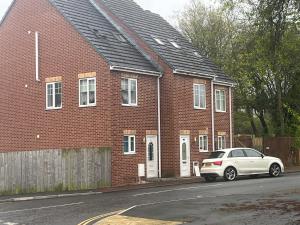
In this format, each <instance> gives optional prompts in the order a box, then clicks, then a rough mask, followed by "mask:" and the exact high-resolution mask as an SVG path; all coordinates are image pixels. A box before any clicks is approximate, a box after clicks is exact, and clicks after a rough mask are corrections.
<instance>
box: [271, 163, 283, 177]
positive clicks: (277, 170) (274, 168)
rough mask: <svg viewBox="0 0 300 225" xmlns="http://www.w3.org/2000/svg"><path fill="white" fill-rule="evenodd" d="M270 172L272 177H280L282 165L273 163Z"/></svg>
mask: <svg viewBox="0 0 300 225" xmlns="http://www.w3.org/2000/svg"><path fill="white" fill-rule="evenodd" d="M269 173H270V176H271V177H279V176H280V174H281V168H280V166H279V165H278V164H277V163H274V164H272V165H271V167H270V171H269Z"/></svg>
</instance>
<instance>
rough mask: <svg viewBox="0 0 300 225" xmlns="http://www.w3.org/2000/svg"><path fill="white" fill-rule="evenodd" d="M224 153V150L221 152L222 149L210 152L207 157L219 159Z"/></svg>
mask: <svg viewBox="0 0 300 225" xmlns="http://www.w3.org/2000/svg"><path fill="white" fill-rule="evenodd" d="M224 154H225V152H222V151H217V152H212V153H211V154H210V156H209V157H208V158H209V159H220V158H222V157H223V156H224Z"/></svg>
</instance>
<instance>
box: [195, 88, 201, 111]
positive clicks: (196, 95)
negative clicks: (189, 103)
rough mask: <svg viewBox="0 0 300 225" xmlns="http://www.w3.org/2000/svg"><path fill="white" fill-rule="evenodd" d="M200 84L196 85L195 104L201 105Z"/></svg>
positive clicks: (196, 105)
mask: <svg viewBox="0 0 300 225" xmlns="http://www.w3.org/2000/svg"><path fill="white" fill-rule="evenodd" d="M199 102H200V93H199V85H194V106H195V107H200V103H199Z"/></svg>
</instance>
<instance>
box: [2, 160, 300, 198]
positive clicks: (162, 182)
mask: <svg viewBox="0 0 300 225" xmlns="http://www.w3.org/2000/svg"><path fill="white" fill-rule="evenodd" d="M298 172H300V166H290V167H287V168H286V169H285V173H286V174H290V173H298ZM199 182H204V179H203V178H201V177H189V178H161V179H155V180H154V179H153V180H152V181H151V182H147V183H144V184H133V185H129V186H119V187H111V188H103V189H99V190H90V191H79V192H63V193H61V192H59V193H55V192H51V193H35V194H23V195H12V196H0V203H4V202H19V201H32V200H42V199H53V198H65V197H74V196H87V195H98V194H102V193H111V192H119V191H126V190H141V189H147V188H155V187H165V186H174V185H184V184H193V183H199Z"/></svg>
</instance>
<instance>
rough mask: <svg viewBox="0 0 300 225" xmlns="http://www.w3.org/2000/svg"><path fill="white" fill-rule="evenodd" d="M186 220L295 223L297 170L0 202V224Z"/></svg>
mask: <svg viewBox="0 0 300 225" xmlns="http://www.w3.org/2000/svg"><path fill="white" fill-rule="evenodd" d="M125 209H129V210H128V211H126V212H125V213H123V215H124V216H130V217H142V218H148V219H157V220H168V221H180V222H185V224H198V225H202V224H211V225H212V224H214V225H215V224H220V225H221V224H222V225H223V224H228V225H238V224H245V225H248V224H253V225H263V224H272V225H300V173H295V174H288V175H285V176H282V177H279V178H269V177H263V178H257V179H240V180H238V181H234V182H223V181H218V182H215V183H198V184H190V185H178V186H171V187H162V188H151V189H142V190H134V191H123V192H116V193H103V194H100V195H91V196H78V197H68V198H59V199H47V200H35V201H24V202H13V203H3V204H0V225H22V224H24V225H36V224H37V225H77V224H79V223H80V222H81V221H84V220H87V219H88V218H92V217H95V216H98V215H102V214H105V213H109V212H114V211H119V210H125Z"/></svg>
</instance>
